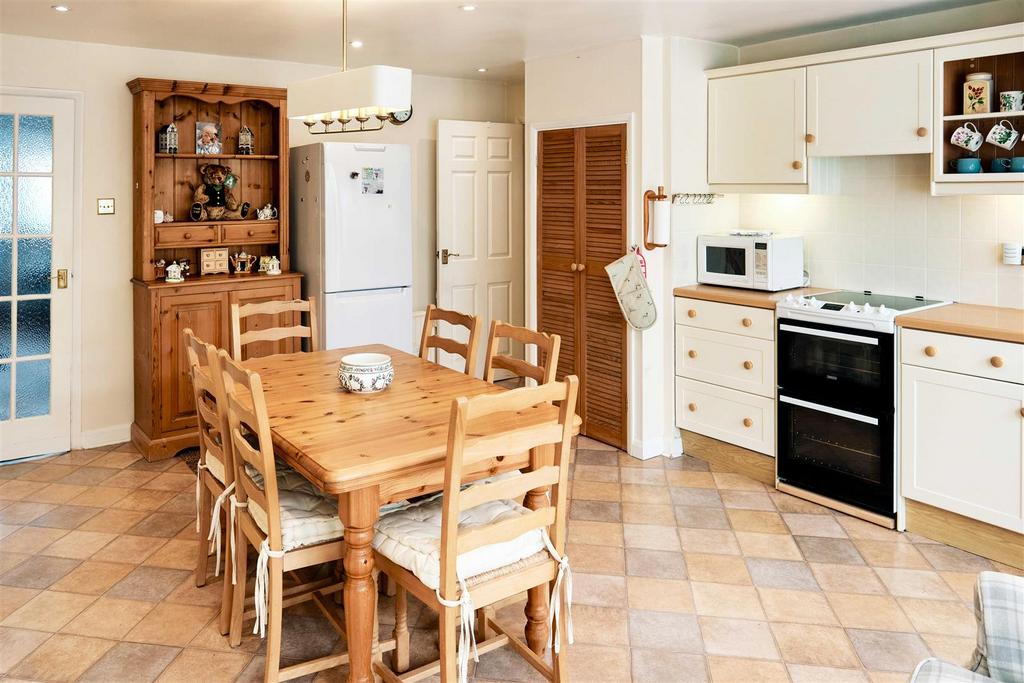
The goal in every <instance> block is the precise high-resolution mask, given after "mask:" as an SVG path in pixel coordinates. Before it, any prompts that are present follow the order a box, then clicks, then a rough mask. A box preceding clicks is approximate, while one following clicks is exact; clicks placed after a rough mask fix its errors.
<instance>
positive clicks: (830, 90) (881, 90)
mask: <svg viewBox="0 0 1024 683" xmlns="http://www.w3.org/2000/svg"><path fill="white" fill-rule="evenodd" d="M931 119H932V51H931V50H920V51H917V52H907V53H903V54H896V55H887V56H884V57H872V58H869V59H854V60H851V61H845V62H833V63H831V64H819V65H815V66H809V67H807V136H806V140H807V156H809V157H842V156H869V155H878V154H928V153H929V152H931V148H932V138H931V129H930V126H931V125H932V120H931Z"/></svg>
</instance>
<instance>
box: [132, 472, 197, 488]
mask: <svg viewBox="0 0 1024 683" xmlns="http://www.w3.org/2000/svg"><path fill="white" fill-rule="evenodd" d="M195 483H196V478H195V475H192V474H178V473H175V472H164V473H163V474H158V475H157V476H156V477H155V478H153V479H150V480H149V481H147V482H146V483H145V484H143V485H142V486H141V487H140V488H147V489H159V490H162V491H182V490H184V489H187V488H189V487H192V486H195Z"/></svg>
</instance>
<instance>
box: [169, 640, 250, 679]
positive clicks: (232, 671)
mask: <svg viewBox="0 0 1024 683" xmlns="http://www.w3.org/2000/svg"><path fill="white" fill-rule="evenodd" d="M251 659H252V655H251V654H248V653H242V652H210V651H209V650H199V649H196V648H186V649H185V650H182V652H181V654H179V655H178V656H177V657H176V658H175V660H174V661H173V662H171V663H170V665H168V667H167V668H166V669H164V672H163V674H161V675H160V678H158V679H157V681H160V682H161V683H195V681H200V680H201V681H209V683H219V682H220V681H224V682H225V683H230V682H231V681H233V680H235V677H236V676H237V675H238V674H239V672H241V671H242V669H244V668H245V665H246V664H248V663H249V660H251Z"/></svg>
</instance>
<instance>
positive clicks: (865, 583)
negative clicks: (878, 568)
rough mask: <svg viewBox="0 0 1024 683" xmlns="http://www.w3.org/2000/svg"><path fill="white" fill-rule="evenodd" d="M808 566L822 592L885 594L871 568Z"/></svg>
mask: <svg viewBox="0 0 1024 683" xmlns="http://www.w3.org/2000/svg"><path fill="white" fill-rule="evenodd" d="M810 566H811V571H812V572H814V578H815V579H817V580H818V585H819V586H821V588H822V589H823V590H826V591H836V592H838V593H862V594H870V595H884V594H885V586H883V585H882V582H881V581H879V580H878V577H877V576H876V575H875V570H874V569H872V568H871V567H855V566H851V565H845V564H816V563H813V562H812V563H811V565H810Z"/></svg>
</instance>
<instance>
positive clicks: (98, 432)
mask: <svg viewBox="0 0 1024 683" xmlns="http://www.w3.org/2000/svg"><path fill="white" fill-rule="evenodd" d="M131 438H132V426H131V424H123V425H116V426H114V427H104V428H103V429H91V430H89V431H83V432H81V433H80V434H79V435H78V438H77V439H75V440H74V442H73V443H72V444H71V446H72V448H99V447H100V446H112V445H115V444H120V443H124V442H125V441H131Z"/></svg>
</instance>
